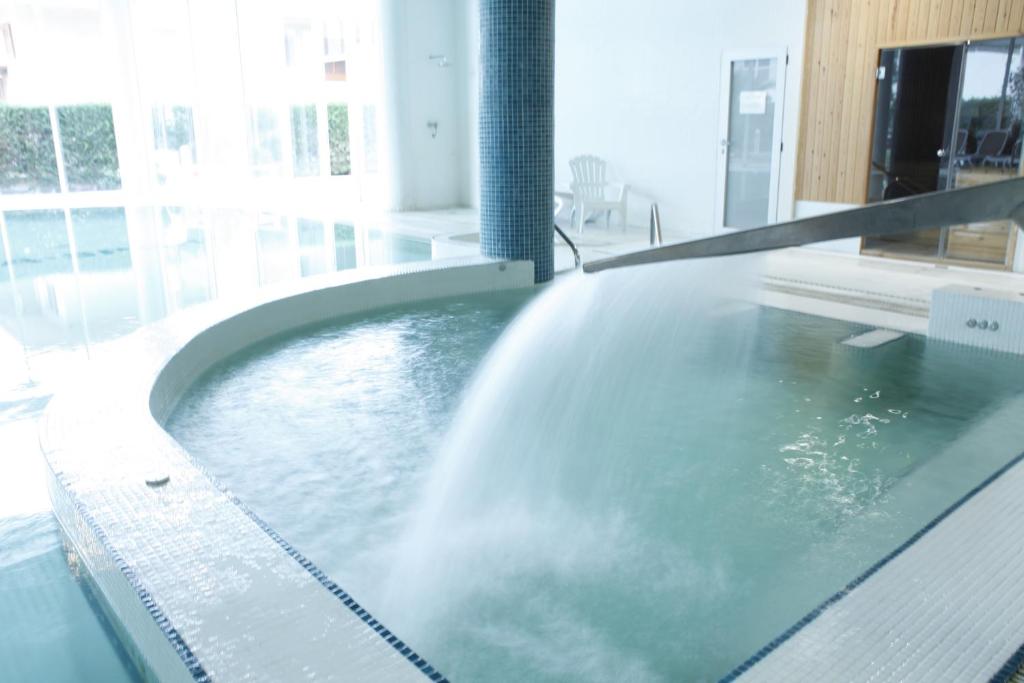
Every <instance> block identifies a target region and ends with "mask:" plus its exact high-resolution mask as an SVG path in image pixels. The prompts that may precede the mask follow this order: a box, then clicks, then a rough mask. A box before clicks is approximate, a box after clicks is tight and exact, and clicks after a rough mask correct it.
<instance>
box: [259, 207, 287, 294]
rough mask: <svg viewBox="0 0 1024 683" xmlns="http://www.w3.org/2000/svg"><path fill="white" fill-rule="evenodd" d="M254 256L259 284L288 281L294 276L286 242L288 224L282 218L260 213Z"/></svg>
mask: <svg viewBox="0 0 1024 683" xmlns="http://www.w3.org/2000/svg"><path fill="white" fill-rule="evenodd" d="M257 221H258V225H257V228H256V256H257V258H258V259H259V262H258V264H259V278H260V284H261V285H266V284H270V283H272V282H280V281H282V280H288V279H291V278H292V277H294V276H295V261H294V260H293V259H294V258H295V257H294V252H293V251H292V249H291V245H290V244H289V240H288V222H287V220H286V219H285V218H284V217H283V216H279V215H277V214H272V213H261V214H260V215H259V217H258V219H257Z"/></svg>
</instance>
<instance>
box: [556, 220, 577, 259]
mask: <svg viewBox="0 0 1024 683" xmlns="http://www.w3.org/2000/svg"><path fill="white" fill-rule="evenodd" d="M555 232H557V233H558V234H559V235H560V236H561V237H562V239H563V240H565V243H566V244H568V245H569V248H570V249H572V258H573V260H574V261H575V262H576V266H575V267H576V268H579V267H580V265H581V264H582V263H583V259H581V258H580V250H579V249H577V248H576V245H575V244H574V243H573V241H572V240H571V239H569V236H568V235H566V234H565V232H564V231H563V230H562V229H561V228H560V227H558V224H557V223H556V224H555Z"/></svg>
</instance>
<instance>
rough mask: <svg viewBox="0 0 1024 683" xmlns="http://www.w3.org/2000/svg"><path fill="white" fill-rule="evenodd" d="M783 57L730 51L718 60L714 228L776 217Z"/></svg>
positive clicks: (764, 221)
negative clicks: (718, 129)
mask: <svg viewBox="0 0 1024 683" xmlns="http://www.w3.org/2000/svg"><path fill="white" fill-rule="evenodd" d="M784 59H785V55H784V53H783V54H781V55H779V54H776V55H771V54H765V53H730V54H727V55H726V57H725V59H724V60H723V64H722V85H723V87H722V100H721V105H720V106H721V114H720V118H719V121H721V124H720V125H721V135H720V137H721V140H720V143H719V163H718V198H717V200H716V225H717V226H718V227H719V228H753V227H757V226H761V225H766V224H768V223H773V222H775V220H776V207H777V205H778V192H779V191H778V187H779V177H778V171H779V162H780V159H781V136H782V106H781V102H782V97H783V93H784V83H785V68H784V67H785V63H784ZM780 66H781V68H780Z"/></svg>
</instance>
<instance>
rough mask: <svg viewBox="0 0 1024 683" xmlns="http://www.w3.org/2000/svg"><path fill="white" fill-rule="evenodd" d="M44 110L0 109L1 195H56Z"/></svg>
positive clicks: (54, 162)
mask: <svg viewBox="0 0 1024 683" xmlns="http://www.w3.org/2000/svg"><path fill="white" fill-rule="evenodd" d="M59 191H60V183H59V182H58V180H57V158H56V154H55V152H54V148H53V129H52V128H51V127H50V112H49V110H47V108H46V107H8V106H0V192H3V193H4V194H13V193H21V192H59Z"/></svg>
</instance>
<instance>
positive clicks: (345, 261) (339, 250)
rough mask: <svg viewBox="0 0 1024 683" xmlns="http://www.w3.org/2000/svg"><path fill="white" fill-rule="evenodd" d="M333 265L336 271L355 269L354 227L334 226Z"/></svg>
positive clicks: (339, 224)
mask: <svg viewBox="0 0 1024 683" xmlns="http://www.w3.org/2000/svg"><path fill="white" fill-rule="evenodd" d="M334 264H335V268H337V269H338V270H348V269H349V268H355V267H356V265H357V263H356V229H355V226H353V225H350V224H348V223H335V224H334Z"/></svg>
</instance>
